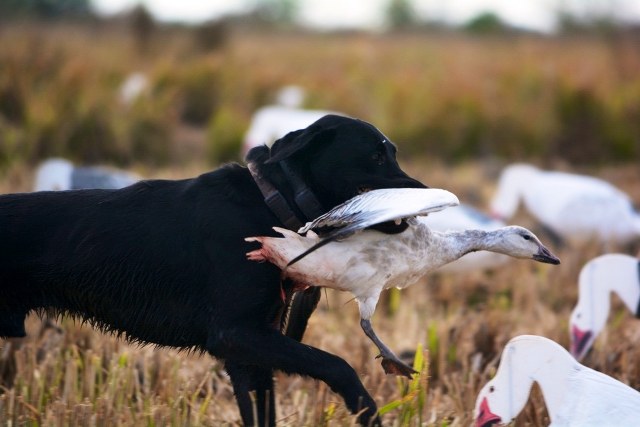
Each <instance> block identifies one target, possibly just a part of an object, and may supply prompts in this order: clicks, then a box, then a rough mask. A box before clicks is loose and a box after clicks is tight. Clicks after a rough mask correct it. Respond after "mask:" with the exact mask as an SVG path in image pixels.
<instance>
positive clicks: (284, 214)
mask: <svg viewBox="0 0 640 427" xmlns="http://www.w3.org/2000/svg"><path fill="white" fill-rule="evenodd" d="M247 168H248V169H249V172H250V173H251V176H252V177H253V180H254V181H255V183H256V185H257V186H258V188H259V189H260V192H261V193H262V195H263V196H264V202H265V203H266V204H267V206H268V207H269V209H271V212H273V213H274V215H275V216H277V217H278V219H279V220H280V222H282V223H283V224H284V225H285V226H286V227H287V228H288V229H290V230H295V231H297V230H298V229H299V228H300V227H302V226H303V225H304V223H303V222H302V221H301V220H300V219H299V218H298V217H297V216H296V214H295V213H294V212H293V210H292V209H291V208H290V207H289V204H288V203H287V200H286V199H285V198H284V196H283V195H282V193H280V191H278V189H277V188H276V187H274V186H273V184H271V183H270V182H269V181H267V180H266V179H265V178H264V177H263V176H262V174H261V173H260V170H259V169H258V167H257V166H256V164H255V163H253V162H249V163H248V164H247Z"/></svg>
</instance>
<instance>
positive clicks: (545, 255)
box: [533, 245, 560, 265]
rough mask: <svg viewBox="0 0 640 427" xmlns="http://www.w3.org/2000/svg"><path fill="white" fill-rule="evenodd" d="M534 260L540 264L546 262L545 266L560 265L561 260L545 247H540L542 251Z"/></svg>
mask: <svg viewBox="0 0 640 427" xmlns="http://www.w3.org/2000/svg"><path fill="white" fill-rule="evenodd" d="M533 259H534V260H536V261H538V262H544V263H545V264H553V265H558V264H560V258H558V257H557V256H555V255H554V254H552V253H551V251H550V250H549V249H547V248H546V247H544V245H540V249H539V250H538V253H537V254H535V255H534V256H533Z"/></svg>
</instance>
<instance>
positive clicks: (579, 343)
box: [571, 325, 592, 360]
mask: <svg viewBox="0 0 640 427" xmlns="http://www.w3.org/2000/svg"><path fill="white" fill-rule="evenodd" d="M591 335H592V333H591V331H583V330H581V329H580V328H578V327H577V326H576V325H573V326H571V355H572V356H573V357H575V358H576V360H580V359H582V358H583V357H584V354H583V353H584V350H585V347H586V345H587V343H588V342H589V339H590V338H591Z"/></svg>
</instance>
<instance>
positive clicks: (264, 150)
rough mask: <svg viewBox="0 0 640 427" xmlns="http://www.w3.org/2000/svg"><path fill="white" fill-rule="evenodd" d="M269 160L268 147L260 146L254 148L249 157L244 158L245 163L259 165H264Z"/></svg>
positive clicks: (248, 154)
mask: <svg viewBox="0 0 640 427" xmlns="http://www.w3.org/2000/svg"><path fill="white" fill-rule="evenodd" d="M268 158H269V147H267V146H266V145H260V146H258V147H253V148H252V149H251V150H249V152H248V153H247V155H246V156H245V157H244V161H245V163H258V164H262V163H264V162H265V161H266V160H267V159H268Z"/></svg>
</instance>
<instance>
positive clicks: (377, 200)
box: [246, 188, 560, 376]
mask: <svg viewBox="0 0 640 427" xmlns="http://www.w3.org/2000/svg"><path fill="white" fill-rule="evenodd" d="M458 203H459V202H458V198H457V197H456V196H455V195H454V194H452V193H450V192H448V191H446V190H440V189H414V188H402V189H381V190H372V191H369V192H367V193H364V194H361V195H359V196H356V197H354V198H352V199H350V200H348V201H347V202H345V203H343V204H342V205H339V206H337V207H335V208H334V209H332V210H331V211H329V212H327V213H326V214H324V215H322V216H320V217H318V218H317V219H316V220H314V221H313V222H310V223H307V225H305V226H304V227H302V228H301V229H300V230H298V232H299V233H306V236H303V235H301V234H298V233H295V232H293V231H290V230H285V229H282V228H278V227H274V230H276V231H277V232H278V233H280V234H282V236H283V237H282V238H280V237H264V236H261V237H249V238H247V239H246V240H247V241H257V242H259V243H261V244H262V247H261V248H259V249H256V250H253V251H251V252H249V253H247V257H248V259H250V260H253V261H265V260H266V261H269V262H272V263H273V264H275V265H277V266H278V267H279V268H281V269H282V270H283V275H284V276H285V277H287V278H289V279H290V280H292V281H293V282H294V283H295V284H296V287H297V288H298V289H301V288H302V289H304V288H306V287H308V286H321V287H328V288H333V289H338V290H342V291H349V292H351V293H352V294H353V295H354V296H355V299H356V301H357V303H358V307H359V310H360V319H361V320H360V325H361V327H362V329H363V330H364V332H365V334H366V335H367V336H368V337H369V338H370V339H371V340H372V341H373V342H374V343H375V344H376V346H377V347H378V349H379V350H380V356H379V357H382V366H383V368H384V370H385V372H387V373H395V374H401V375H406V376H410V375H411V374H412V373H413V372H414V371H413V369H412V368H410V367H409V366H408V365H406V364H405V363H403V362H401V361H400V359H399V358H398V357H397V356H396V355H395V354H394V353H393V352H392V351H391V350H390V349H389V348H388V347H387V346H386V345H385V344H384V343H383V342H382V341H381V340H380V339H379V338H378V337H377V336H376V334H375V332H374V331H373V328H372V327H371V317H372V316H373V313H374V311H375V308H376V304H377V302H378V298H379V296H380V293H381V292H382V291H383V290H385V289H388V288H391V287H397V288H404V287H407V286H409V285H412V284H413V283H415V282H416V281H417V280H418V279H419V278H421V277H422V276H424V275H426V274H427V273H429V272H431V271H433V270H435V269H436V268H438V267H441V266H443V265H445V264H447V263H449V262H452V261H454V260H456V259H458V258H460V257H462V256H464V255H465V254H467V253H469V252H473V251H479V250H487V251H492V252H498V253H502V254H506V255H510V256H512V257H515V258H524V259H533V260H535V261H539V262H543V263H549V264H559V263H560V261H559V259H558V258H557V257H556V256H555V255H553V254H552V253H551V252H550V251H549V250H548V249H547V248H546V247H545V246H544V245H543V244H542V243H540V241H539V240H538V238H537V237H536V236H535V235H534V234H533V233H532V232H531V231H529V230H527V229H525V228H523V227H518V226H508V227H502V228H500V229H497V230H493V231H484V230H458V231H447V232H438V231H433V230H431V229H430V228H429V227H428V226H427V225H426V224H424V223H422V222H419V221H415V219H413V217H415V216H416V215H427V214H429V213H431V212H436V211H440V210H443V209H445V208H447V207H449V206H455V205H457V204H458ZM403 219H406V221H407V223H408V227H407V228H406V229H405V230H404V231H403V232H401V233H398V234H384V233H381V232H378V231H375V230H365V229H366V228H367V227H371V226H373V225H375V224H379V223H382V222H387V221H396V222H399V221H401V220H403ZM330 242H334V243H333V244H329V245H327V244H328V243H330Z"/></svg>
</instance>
